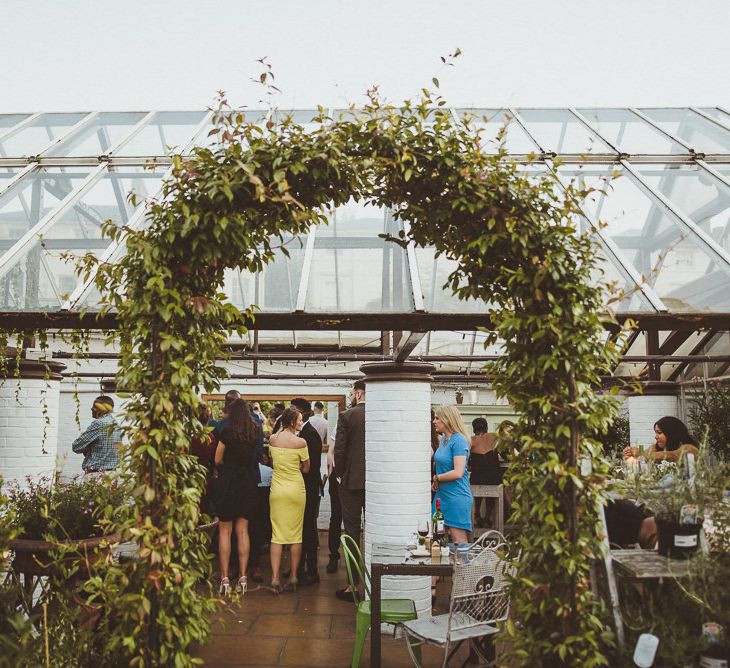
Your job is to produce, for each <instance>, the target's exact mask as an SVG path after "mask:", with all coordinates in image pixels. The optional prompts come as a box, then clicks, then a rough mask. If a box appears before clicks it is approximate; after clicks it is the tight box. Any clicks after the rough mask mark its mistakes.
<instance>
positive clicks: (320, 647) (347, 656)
mask: <svg viewBox="0 0 730 668" xmlns="http://www.w3.org/2000/svg"><path fill="white" fill-rule="evenodd" d="M351 659H352V640H332V639H330V640H328V641H327V642H322V641H318V640H316V639H312V638H289V639H288V640H287V642H286V646H285V647H284V653H283V654H282V655H281V664H280V665H282V666H299V668H305V667H306V668H309V667H310V666H312V667H314V666H349V665H350V661H351ZM360 665H361V666H365V665H366V663H365V662H364V661H362V662H361V664H360Z"/></svg>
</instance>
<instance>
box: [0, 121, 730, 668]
mask: <svg viewBox="0 0 730 668" xmlns="http://www.w3.org/2000/svg"><path fill="white" fill-rule="evenodd" d="M268 113H271V112H265V111H257V110H253V111H251V110H246V111H245V114H246V116H247V117H248V118H252V119H256V122H257V123H261V124H264V123H265V121H266V116H267V114H268ZM340 113H347V110H338V109H332V110H329V112H328V113H327V114H326V117H328V118H335V117H337V115H338V114H340ZM288 114H289V115H291V117H292V119H293V120H294V121H295V122H297V123H300V124H302V125H304V126H305V127H306V126H307V124H310V123H315V121H314V120H313V119H314V118H315V117H317V116H318V114H319V112H318V111H316V110H306V109H304V110H294V111H291V112H288ZM451 116H452V118H453V123H454V124H455V125H458V124H460V123H463V122H464V120H465V119H466V120H468V122H469V123H470V124H471V125H472V126H474V127H477V128H479V129H480V131H481V138H482V141H483V150H484V151H485V152H488V153H489V152H495V151H497V148H498V141H500V140H499V137H502V140H501V141H503V142H504V145H505V147H506V149H507V152H508V154H509V159H510V160H513V161H515V162H517V163H519V164H524V165H525V169H526V170H534V171H538V172H539V171H552V172H554V173H555V174H556V175H557V176H558V178H559V182H560V183H563V184H568V183H569V182H572V181H578V182H579V183H581V184H585V185H588V186H595V187H597V188H599V190H598V191H596V192H594V193H593V194H592V195H591V197H590V198H589V199H588V200H587V201H585V202H584V204H583V207H582V212H581V213H582V216H581V224H582V226H583V229H584V230H588V231H590V234H591V235H592V236H593V238H594V239H595V241H596V243H597V245H598V247H599V248H600V272H599V274H600V275H598V274H597V275H596V276H595V280H596V281H597V282H598V281H600V282H601V284H602V285H603V286H604V291H605V305H606V306H605V307H606V312H607V313H612V314H613V315H614V319H613V321H612V322H611V323H609V324H608V325H607V326H606V330H605V338H606V341H608V340H616V338H617V337H619V336H624V335H623V334H621V326H622V324H623V323H625V322H627V321H632V322H633V323H634V328H633V330H632V331H631V333H630V335H629V336H628V337H626V338H625V339H624V341H625V342H624V347H623V353H622V356H621V359H620V361H619V363H618V364H617V365H616V367H615V369H614V370H613V373H612V374H611V375H607V376H605V377H604V378H603V384H604V387H605V388H607V389H608V388H610V387H612V386H614V385H617V384H621V383H623V382H625V381H627V380H629V379H632V378H633V379H637V380H638V381H639V384H640V386H641V391H640V392H636V391H634V390H632V389H627V388H623V386H622V388H623V389H622V390H621V391H620V394H621V396H622V400H623V408H622V414H623V416H624V418H625V421H626V424H627V430H628V434H627V438H628V439H629V440H630V443H631V444H632V445H634V444H636V445H638V444H639V443H650V442H653V441H654V427H653V423H652V418H653V417H659V416H661V415H671V416H677V417H680V418H682V419H685V420H686V419H688V418H689V412H690V406H691V403H692V398H693V397H694V396H696V395H697V393H701V392H703V391H704V390H705V389H706V388H707V387H708V386H710V385H712V384H713V383H716V382H718V381H722V380H725V379H727V378H729V377H730V110H727V109H724V108H720V107H688V108H504V109H458V108H454V109H452V110H451ZM212 124H213V112H212V111H195V110H194V111H140V112H129V111H123V112H114V111H100V112H78V113H68V112H62V113H60V112H59V113H56V112H38V113H16V114H3V115H0V323H2V326H3V327H5V328H8V329H13V330H22V329H38V328H46V330H47V331H48V333H49V339H48V350H49V351H50V355H51V357H50V359H52V361H53V364H54V366H53V373H52V374H51V377H50V378H48V377H46V378H45V379H44V374H43V372H39V371H38V369H35V370H33V369H30V366H32V364H33V360H37V359H38V357H39V356H40V355H41V352H40V351H39V350H38V348H37V346H36V344H35V343H34V342H30V343H29V345H27V346H26V350H25V356H26V360H27V361H28V365H27V369H29V370H30V373H29V374H28V375H22V374H21V378H20V379H19V380H18V381H17V383H14V382H9V383H7V384H6V385H5V386H4V387H2V388H0V420H2V419H3V418H4V419H5V422H2V421H0V425H3V426H7V425H10V424H11V422H8V420H11V421H12V419H13V418H12V416H13V415H15V414H17V412H18V411H17V409H16V401H17V400H18V396H19V395H20V396H21V397H23V396H26V395H25V394H23V393H24V392H26V391H27V398H29V399H30V401H31V404H32V402H33V401H35V405H30V404H25V408H23V411H24V413H23V416H22V417H23V419H24V420H25V421H26V423H25V424H24V426H23V428H22V429H15V430H13V429H10V428H9V429H8V431H7V432H6V433H5V435H2V436H0V446H2V447H0V475H2V476H4V477H5V478H6V479H14V478H20V477H21V474H22V476H23V477H24V476H25V475H39V476H40V475H61V476H65V477H69V478H70V477H71V476H73V475H74V474H76V473H78V472H79V471H80V470H81V466H82V455H81V454H79V453H78V452H74V451H73V450H72V448H71V444H72V442H74V440H75V439H76V438H77V437H78V436H79V434H80V433H81V431H82V430H83V426H84V422H85V417H86V413H88V410H89V408H90V407H91V406H92V404H93V401H94V398H95V397H96V396H97V395H99V394H100V393H101V394H104V395H108V396H111V397H113V398H114V399H115V401H118V402H119V405H122V406H123V405H124V402H125V395H124V393H123V391H122V390H121V389H118V388H116V386H115V376H116V374H117V359H118V357H119V354H118V350H117V348H116V344H115V343H114V342H113V341H112V342H111V343H107V342H106V340H107V339H106V333H107V332H109V331H113V330H114V328H115V326H116V316H115V314H114V313H104V314H103V315H102V316H100V317H97V315H98V313H99V308H100V306H99V304H100V299H101V295H100V294H99V292H98V291H97V288H96V287H95V284H94V276H93V275H91V276H89V277H84V276H80V275H79V273H78V272H77V270H76V263H75V260H77V259H78V258H80V257H82V256H84V255H87V254H93V255H94V256H96V257H97V258H98V260H99V262H100V263H114V262H115V261H116V260H118V259H119V258H121V257H123V255H124V253H125V248H124V245H123V243H116V242H114V241H112V240H110V239H109V238H108V237H107V236H105V235H104V233H103V229H104V225H105V222H106V221H109V220H111V221H112V222H113V223H115V224H117V225H124V226H129V227H130V228H132V229H143V228H144V226H145V225H146V224H147V222H148V221H147V218H146V212H147V204H148V203H149V201H150V200H151V199H153V198H155V197H157V196H158V195H159V193H160V191H161V184H162V183H163V181H164V180H165V179H166V177H167V176H169V174H170V172H171V166H172V161H173V157H172V156H174V155H182V156H183V157H184V156H186V155H189V154H190V152H191V151H192V150H193V149H194V148H195V147H198V146H206V145H208V144H209V143H211V142H212V140H211V138H210V135H209V131H210V130H211V128H212V127H213V125H212ZM503 127H506V131H505V132H504V133H503V135H502V128H503ZM608 181H610V183H609V185H608V187H607V188H605V189H602V184H604V183H606V182H608ZM132 194H133V195H134V196H133V197H132V196H131V195H132ZM327 218H328V224H326V225H320V226H318V227H315V228H313V229H312V230H311V231H310V232H309V233H308V234H307V235H306V236H305V237H301V238H300V237H285V238H283V239H282V240H281V245H280V247H279V249H278V250H277V256H276V259H275V261H274V262H272V263H270V264H269V265H267V266H266V267H265V269H264V270H263V271H261V272H260V273H256V274H250V273H245V272H243V271H234V270H229V271H228V273H227V276H226V279H225V284H224V286H223V288H222V289H223V291H224V292H225V294H226V295H227V298H228V299H229V300H230V302H231V303H232V304H234V305H235V306H237V307H239V308H240V309H246V308H248V307H249V306H250V305H252V304H253V305H255V312H256V318H255V322H253V323H252V325H251V327H250V329H249V331H248V332H247V334H246V335H245V336H244V337H243V338H235V337H233V338H230V339H229V341H228V352H229V356H228V357H227V358H226V359H225V361H224V362H223V365H224V366H225V368H226V369H227V371H228V378H227V379H226V380H225V381H224V382H223V384H222V386H221V387H220V390H219V391H218V392H216V393H215V394H211V395H208V396H207V397H206V398H208V399H209V400H211V401H222V399H223V395H224V394H225V393H226V392H227V391H228V390H233V389H236V390H239V391H240V392H241V395H242V396H243V397H245V398H248V399H250V400H252V401H254V400H255V401H259V402H267V404H268V403H271V402H276V401H288V400H289V399H291V398H292V397H298V396H301V397H305V398H309V399H311V400H312V401H314V400H315V399H318V400H321V401H323V402H324V404H325V409H326V415H327V420H328V424H329V429H330V435H333V433H334V431H335V429H336V424H337V416H338V413H339V412H340V411H341V410H343V409H344V407H345V398H346V397H347V395H348V392H350V389H351V387H352V383H353V381H355V380H358V379H360V378H362V377H363V371H362V370H361V367H363V365H367V364H369V363H378V362H380V363H393V364H396V365H399V364H408V363H428V364H429V365H433V367H432V370H431V371H430V372H429V374H430V375H429V376H428V380H429V386H428V397H430V402H429V405H432V406H434V407H436V406H439V405H441V404H454V403H455V402H456V403H457V404H458V408H459V410H460V412H461V414H462V416H463V417H464V419H465V421H466V422H467V424H469V423H470V422H471V420H472V419H473V418H476V417H480V416H483V417H485V418H486V419H487V420H488V421H489V424H490V429H491V428H492V425H494V424H497V423H499V422H501V421H502V420H506V419H509V418H513V417H514V415H513V411H512V408H511V406H510V405H509V404H508V403H507V401H506V400H505V399H503V398H500V397H498V396H497V394H496V392H495V390H494V389H493V387H492V384H491V382H490V379H489V376H488V375H487V374H486V373H485V371H484V366H485V364H486V363H488V362H489V361H491V360H495V359H498V358H499V357H500V356H501V355H502V354H503V349H502V346H501V345H500V344H499V343H496V344H491V345H486V341H487V337H488V334H487V332H486V329H488V328H489V326H490V320H489V310H490V305H489V303H487V302H483V301H478V300H466V301H461V300H459V299H457V298H456V297H455V296H454V295H453V294H452V292H451V290H450V288H449V287H448V286H447V279H448V277H449V275H450V273H451V272H452V271H453V270H454V267H455V266H456V262H457V260H456V259H453V258H448V257H446V256H444V255H439V254H437V253H436V251H435V249H434V248H429V247H417V246H415V245H413V244H410V245H408V246H407V247H401V246H399V245H396V244H394V243H392V242H389V241H387V240H386V239H385V238H384V237H385V235H388V234H394V235H397V234H398V232H399V231H400V230H401V229H402V225H403V222H402V221H400V220H399V219H398V217H397V216H395V215H394V214H393V212H392V211H389V210H386V209H382V208H378V207H376V206H373V205H371V204H368V203H364V202H355V201H351V202H349V203H347V204H345V205H343V206H340V207H337V208H334V209H332V210H330V211H328V212H327ZM498 261H499V258H495V262H498ZM75 328H80V329H84V330H88V331H89V332H90V342H89V346H90V347H89V351H88V354H87V355H86V356H84V357H83V359H79V358H78V356H77V355H76V354H75V351H74V350H73V348H72V346H71V345H70V344H69V342H68V340H67V339H64V338H62V337H60V336H58V337H55V336H54V333H56V332H61V331H67V330H73V329H75ZM363 368H364V367H363ZM429 368H431V367H429ZM23 373H25V371H24V372H23ZM44 383H45V384H46V389H45V390H42V389H39V388H40V387H41V386H42V385H43V384H44ZM49 383H50V386H49V385H48V384H49ZM411 384H414V383H411ZM409 387H410V386H409ZM632 387H633V386H632ZM408 391H410V390H408ZM414 392H415V390H414ZM41 393H42V394H43V396H44V397H45V399H44V400H45V401H46V404H44V405H43V407H39V405H38V396H40V394H41ZM79 412H80V414H81V419H80V422H79V418H78V415H79ZM424 428H425V427H424ZM469 431H470V433H471V428H469ZM41 434H42V435H43V442H44V448H43V454H39V453H38V451H37V448H36V447H33V448H32V449H31V448H29V447H26V445H25V443H26V441H28V439H29V438H31V437H32V438H40V435H41ZM327 445H328V444H326V443H325V450H326V449H327V447H326V446H327ZM322 467H323V470H326V453H323V455H322ZM329 503H330V502H329V499H328V498H327V497H325V498H323V500H322V505H321V510H320V514H319V520H318V526H319V528H320V529H322V530H324V529H327V527H328V525H329V520H330V505H329ZM379 512H381V511H379V510H377V509H373V510H372V511H369V510H366V514H365V518H366V519H365V521H366V525H368V526H372V525H373V524H376V525H377V523H378V521H379V519H378V518H379V515H378V513H379ZM368 513H372V514H370V515H369V514H368ZM380 519H381V520H382V519H383V518H380ZM376 538H377V536H376V537H374V538H373V537H370V538H367V539H366V552H367V554H368V558H370V557H371V556H372V546H373V541H375V540H376ZM321 549H323V548H321ZM424 592H425V593H424ZM416 594H417V595H418V596H421V598H422V599H423V600H422V601H421V599H418V600H417V605H418V606H423V605H426V604H427V599H428V597H429V595H430V592H429V588H428V587H427V586H426V587H425V588H424V586H423V583H421V589H420V590H418V592H416ZM416 594H414V600H415V599H416V598H417V596H416ZM408 596H409V597H410V596H411V595H410V594H408ZM419 601H420V602H419ZM424 602H425V603H424ZM419 610H420V608H419ZM378 642H380V641H379V640H378ZM383 642H385V641H383ZM347 645H348V650H347V651H348V653H349V651H350V648H351V641H349V640H348V643H347ZM373 651H375V650H373ZM371 656H372V655H371ZM348 657H349V654H348ZM348 660H349V658H348ZM373 665H376V664H373ZM398 665H400V664H398Z"/></svg>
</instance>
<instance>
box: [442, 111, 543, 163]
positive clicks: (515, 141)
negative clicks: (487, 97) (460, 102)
mask: <svg viewBox="0 0 730 668" xmlns="http://www.w3.org/2000/svg"><path fill="white" fill-rule="evenodd" d="M456 113H457V114H458V115H459V117H460V118H468V119H469V122H470V123H471V125H472V127H476V128H478V129H481V130H482V133H481V138H482V147H483V148H484V150H485V152H487V153H496V152H497V144H498V134H499V131H500V130H501V129H502V128H503V127H505V126H506V131H505V134H504V138H503V140H504V144H505V147H506V149H507V150H508V151H509V152H510V153H518V154H529V153H539V150H540V149H538V147H537V146H535V142H533V141H532V139H530V137H529V136H528V135H527V133H526V132H525V131H524V129H523V128H522V126H521V125H520V124H519V123H518V122H517V121H515V120H514V119H513V118H512V116H510V114H509V112H508V111H507V110H505V109H457V112H456Z"/></svg>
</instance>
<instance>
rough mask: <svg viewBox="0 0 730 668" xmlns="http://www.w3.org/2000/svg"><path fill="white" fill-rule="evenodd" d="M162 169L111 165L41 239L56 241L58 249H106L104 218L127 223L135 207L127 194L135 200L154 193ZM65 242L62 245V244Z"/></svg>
mask: <svg viewBox="0 0 730 668" xmlns="http://www.w3.org/2000/svg"><path fill="white" fill-rule="evenodd" d="M163 171H164V170H163V169H162V168H159V169H158V170H156V171H155V170H149V169H145V168H143V167H110V168H109V171H108V172H107V173H105V174H104V175H103V176H102V178H101V179H100V180H98V181H97V182H96V183H95V184H94V185H93V186H92V187H91V188H90V189H89V190H88V191H87V192H86V193H85V194H84V195H83V196H82V197H81V199H80V200H79V201H77V202H76V203H75V204H74V205H73V206H71V207H69V208H68V209H67V210H66V211H64V212H63V213H62V214H61V215H59V216H57V217H56V218H55V219H54V221H53V223H52V225H51V227H50V228H49V229H48V230H46V231H45V232H44V234H43V237H44V239H47V240H55V245H56V246H57V247H59V248H63V247H65V248H67V249H70V250H71V249H76V248H77V247H78V246H79V245H80V246H84V247H87V248H88V247H89V245H90V244H91V246H93V247H97V248H106V247H107V246H108V245H109V239H108V238H107V237H104V238H102V234H101V231H102V226H103V225H104V223H105V222H106V221H107V220H111V221H112V222H113V223H115V224H117V225H123V224H125V223H127V222H129V219H130V217H131V215H132V213H134V210H135V206H133V205H132V203H131V202H130V201H129V195H130V193H134V194H135V195H136V196H137V202H138V205H139V203H141V202H143V201H144V199H145V198H148V197H151V196H153V195H154V194H155V193H157V191H158V190H159V187H160V182H161V180H162V174H163ZM64 244H65V246H64Z"/></svg>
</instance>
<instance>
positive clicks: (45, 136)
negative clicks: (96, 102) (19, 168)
mask: <svg viewBox="0 0 730 668" xmlns="http://www.w3.org/2000/svg"><path fill="white" fill-rule="evenodd" d="M85 116H88V114H86V113H63V114H41V115H40V116H39V117H38V118H36V119H35V120H34V121H33V122H32V123H30V124H29V125H26V126H25V127H23V128H21V129H20V130H18V132H15V133H13V134H11V135H10V136H9V137H7V138H6V139H0V157H3V158H7V157H11V158H16V157H17V158H24V157H28V156H32V155H37V154H38V153H39V152H40V151H41V150H43V148H45V147H46V146H47V145H48V144H50V143H51V142H52V141H53V140H55V139H58V138H59V137H61V136H62V135H63V134H65V133H66V132H68V130H69V129H70V128H71V127H72V126H74V125H76V123H78V122H79V121H80V120H81V119H82V118H84V117H85Z"/></svg>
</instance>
